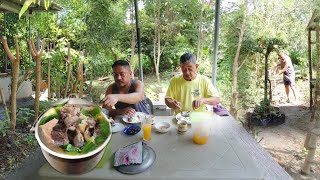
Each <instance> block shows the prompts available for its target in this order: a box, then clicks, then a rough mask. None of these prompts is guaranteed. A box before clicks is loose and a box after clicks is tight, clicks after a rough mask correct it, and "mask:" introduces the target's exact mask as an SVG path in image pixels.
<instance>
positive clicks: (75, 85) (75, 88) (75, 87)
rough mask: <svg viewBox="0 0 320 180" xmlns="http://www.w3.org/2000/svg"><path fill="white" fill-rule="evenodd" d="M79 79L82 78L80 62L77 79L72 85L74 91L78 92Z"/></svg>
mask: <svg viewBox="0 0 320 180" xmlns="http://www.w3.org/2000/svg"><path fill="white" fill-rule="evenodd" d="M79 80H80V63H78V68H77V76H76V80H75V81H74V83H73V85H72V93H77V85H78V82H79Z"/></svg>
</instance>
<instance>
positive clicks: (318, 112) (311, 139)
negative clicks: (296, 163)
mask: <svg viewBox="0 0 320 180" xmlns="http://www.w3.org/2000/svg"><path fill="white" fill-rule="evenodd" d="M319 29H320V27H319V22H317V24H316V52H317V77H316V94H315V103H314V105H315V107H314V108H315V117H316V122H315V125H314V128H313V129H312V130H311V131H310V132H309V133H308V135H307V137H306V142H305V145H306V146H307V147H306V149H308V154H307V156H306V158H305V161H304V163H303V165H302V168H301V172H302V173H304V174H310V170H311V165H312V164H313V163H314V156H315V153H316V149H317V139H318V136H319V134H320V133H319V129H320V101H319V100H318V98H320V96H319V95H320V64H319V63H320V39H319V38H320V37H319V35H320V33H319Z"/></svg>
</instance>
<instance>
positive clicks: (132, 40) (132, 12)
mask: <svg viewBox="0 0 320 180" xmlns="http://www.w3.org/2000/svg"><path fill="white" fill-rule="evenodd" d="M133 14H134V4H133V3H132V1H131V6H130V20H131V40H130V42H131V56H130V64H131V65H132V64H133V58H134V51H135V47H136V39H135V37H136V36H135V27H134V16H133ZM133 70H134V69H133Z"/></svg>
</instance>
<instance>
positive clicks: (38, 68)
mask: <svg viewBox="0 0 320 180" xmlns="http://www.w3.org/2000/svg"><path fill="white" fill-rule="evenodd" d="M28 43H29V48H30V52H31V55H32V58H33V59H34V60H35V61H36V85H35V86H36V94H35V101H34V111H35V114H34V116H35V120H36V119H37V118H38V116H39V108H40V86H41V56H42V53H43V50H44V46H45V41H44V40H42V43H41V48H40V50H39V51H37V49H36V48H35V46H34V43H33V41H32V39H30V40H29V41H28Z"/></svg>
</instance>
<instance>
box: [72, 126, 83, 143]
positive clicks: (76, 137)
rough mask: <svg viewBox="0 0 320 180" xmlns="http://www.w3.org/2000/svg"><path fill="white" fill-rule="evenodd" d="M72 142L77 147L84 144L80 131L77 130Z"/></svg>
mask: <svg viewBox="0 0 320 180" xmlns="http://www.w3.org/2000/svg"><path fill="white" fill-rule="evenodd" d="M72 142H73V145H74V146H75V147H81V146H83V144H84V138H83V136H82V134H81V132H80V131H79V130H78V129H76V136H75V137H74V138H73V140H72Z"/></svg>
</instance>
